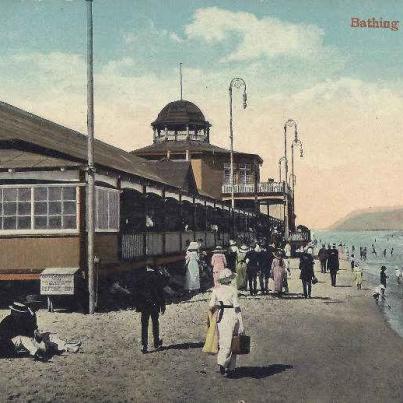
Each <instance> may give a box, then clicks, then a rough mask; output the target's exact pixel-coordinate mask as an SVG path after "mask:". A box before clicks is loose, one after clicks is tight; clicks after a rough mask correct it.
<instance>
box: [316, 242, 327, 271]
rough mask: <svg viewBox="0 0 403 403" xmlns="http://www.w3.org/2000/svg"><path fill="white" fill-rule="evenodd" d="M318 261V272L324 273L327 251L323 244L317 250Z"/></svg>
mask: <svg viewBox="0 0 403 403" xmlns="http://www.w3.org/2000/svg"><path fill="white" fill-rule="evenodd" d="M318 259H319V262H320V272H321V273H326V261H327V250H326V247H325V245H324V244H323V245H322V247H321V248H320V249H319V252H318Z"/></svg>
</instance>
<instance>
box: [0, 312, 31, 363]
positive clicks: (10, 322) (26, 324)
mask: <svg viewBox="0 0 403 403" xmlns="http://www.w3.org/2000/svg"><path fill="white" fill-rule="evenodd" d="M37 329H38V324H37V319H36V314H35V312H32V311H31V310H28V308H27V311H26V312H24V313H19V312H18V313H10V314H9V315H7V316H6V317H5V318H4V319H3V320H2V321H1V322H0V356H5V355H9V354H10V353H12V352H14V345H13V344H12V343H11V339H13V338H14V337H16V336H28V337H32V338H33V337H34V333H35V330H37Z"/></svg>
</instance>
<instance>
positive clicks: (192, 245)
mask: <svg viewBox="0 0 403 403" xmlns="http://www.w3.org/2000/svg"><path fill="white" fill-rule="evenodd" d="M199 248H200V245H199V243H198V242H196V241H192V242H190V244H189V246H188V248H187V250H188V251H197V250H199Z"/></svg>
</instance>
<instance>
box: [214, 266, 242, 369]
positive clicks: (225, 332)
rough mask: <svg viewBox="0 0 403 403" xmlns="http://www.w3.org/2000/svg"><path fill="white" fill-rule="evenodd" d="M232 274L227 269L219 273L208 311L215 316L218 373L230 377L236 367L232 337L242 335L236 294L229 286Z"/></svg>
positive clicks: (240, 316)
mask: <svg viewBox="0 0 403 403" xmlns="http://www.w3.org/2000/svg"><path fill="white" fill-rule="evenodd" d="M234 276H235V275H234V273H232V272H231V270H229V269H223V270H221V272H220V275H219V278H218V281H219V283H220V284H221V286H220V287H217V288H214V289H213V291H212V294H211V300H210V304H209V307H210V310H211V311H212V313H215V314H216V315H217V327H218V344H219V350H218V355H217V364H218V366H219V369H220V373H221V374H222V375H224V376H227V377H231V376H232V375H233V373H234V370H235V366H236V354H233V353H232V349H231V344H232V337H233V336H234V335H239V334H243V333H244V327H243V321H242V315H241V308H240V305H239V302H238V292H237V290H236V289H235V288H234V287H232V286H231V285H230V283H231V281H232V279H233V278H234Z"/></svg>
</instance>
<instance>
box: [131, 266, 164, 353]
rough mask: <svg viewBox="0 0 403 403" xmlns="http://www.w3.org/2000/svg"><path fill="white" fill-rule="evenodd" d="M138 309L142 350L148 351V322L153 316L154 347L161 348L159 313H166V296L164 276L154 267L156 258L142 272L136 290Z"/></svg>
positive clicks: (143, 351)
mask: <svg viewBox="0 0 403 403" xmlns="http://www.w3.org/2000/svg"><path fill="white" fill-rule="evenodd" d="M136 310H137V311H138V312H141V344H142V348H141V351H142V353H143V354H145V353H147V352H148V323H149V320H150V317H151V320H152V325H153V337H154V347H155V349H157V350H159V349H160V348H161V347H162V340H161V339H160V335H159V314H160V313H161V314H164V313H165V296H164V290H163V278H162V276H161V274H159V273H158V272H157V271H156V270H155V269H154V259H152V258H149V259H147V261H146V267H145V270H144V272H143V273H142V275H141V277H140V279H139V281H138V283H137V290H136Z"/></svg>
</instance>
